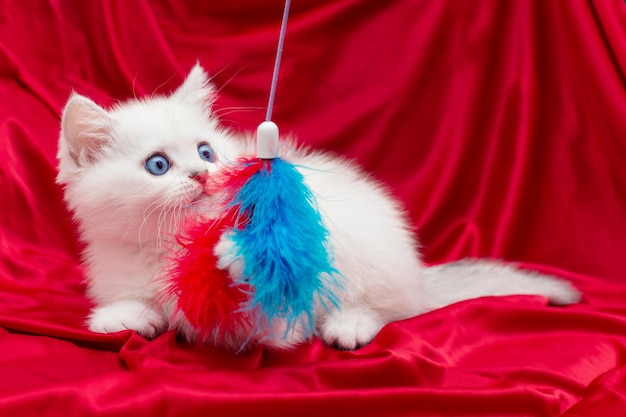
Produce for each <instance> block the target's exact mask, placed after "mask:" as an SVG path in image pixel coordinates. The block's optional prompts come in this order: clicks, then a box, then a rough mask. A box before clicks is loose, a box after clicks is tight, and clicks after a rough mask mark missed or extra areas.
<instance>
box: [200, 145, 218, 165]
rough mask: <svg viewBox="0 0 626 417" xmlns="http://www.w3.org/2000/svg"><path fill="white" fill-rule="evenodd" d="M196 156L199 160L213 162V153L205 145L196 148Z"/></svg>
mask: <svg viewBox="0 0 626 417" xmlns="http://www.w3.org/2000/svg"><path fill="white" fill-rule="evenodd" d="M198 154H199V155H200V158H201V159H203V160H205V161H207V162H215V151H214V150H213V148H211V147H210V146H209V145H207V144H206V143H203V144H202V145H200V146H198Z"/></svg>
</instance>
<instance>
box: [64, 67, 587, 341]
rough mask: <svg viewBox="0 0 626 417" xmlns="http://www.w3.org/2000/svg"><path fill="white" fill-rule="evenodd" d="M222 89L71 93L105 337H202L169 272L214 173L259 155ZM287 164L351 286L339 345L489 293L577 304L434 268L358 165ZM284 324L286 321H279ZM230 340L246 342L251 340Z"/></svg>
mask: <svg viewBox="0 0 626 417" xmlns="http://www.w3.org/2000/svg"><path fill="white" fill-rule="evenodd" d="M213 97H214V91H213V90H212V88H211V86H210V85H209V84H208V80H207V76H206V74H205V72H204V71H203V70H202V68H201V67H200V66H197V65H196V66H195V67H194V68H193V69H192V71H191V72H190V74H189V76H188V77H187V79H186V80H185V82H184V84H183V85H182V86H181V87H180V88H179V89H178V90H176V91H175V92H174V93H173V94H172V95H171V96H169V97H154V98H150V99H146V100H133V101H129V102H127V103H124V104H121V105H118V106H115V107H114V108H113V109H111V110H110V111H106V110H104V109H102V108H101V107H99V106H98V105H96V104H95V103H94V102H93V101H91V100H89V99H87V98H85V97H82V96H79V95H76V94H74V95H72V97H71V98H70V99H69V101H68V103H67V105H66V107H65V109H64V112H63V118H62V129H61V136H60V141H59V152H58V158H59V175H58V178H57V182H58V183H60V184H63V185H64V186H65V199H66V201H67V204H68V206H69V208H70V209H71V210H72V211H73V212H74V216H75V218H76V220H77V221H78V224H79V228H80V235H81V239H82V241H83V242H84V243H85V244H86V249H85V252H84V262H85V265H86V267H87V272H86V274H87V284H88V296H89V297H90V298H91V299H92V300H93V302H94V303H95V307H94V308H93V310H92V312H91V314H90V316H89V318H88V326H89V328H90V329H91V330H92V331H95V332H104V333H109V332H115V331H119V330H124V329H132V330H136V331H137V332H139V333H141V334H142V335H144V336H146V337H154V336H156V335H157V334H159V333H160V332H162V331H164V330H165V329H167V328H177V329H179V330H180V331H181V332H182V333H183V334H184V335H185V336H186V337H187V338H188V339H194V338H195V331H194V330H193V329H192V328H191V326H189V324H188V323H187V321H186V319H185V318H184V316H183V315H182V314H181V313H178V314H174V307H173V306H174V304H175V301H176V300H169V302H165V303H160V302H159V301H160V300H162V295H163V294H162V293H163V290H164V284H163V278H166V277H162V276H161V275H162V271H164V270H166V268H165V265H164V263H165V261H166V260H167V255H168V254H169V252H168V251H169V250H171V249H172V248H174V247H175V240H174V236H175V235H176V233H177V232H178V231H179V228H180V226H181V223H182V221H183V220H184V219H185V218H186V217H187V216H189V215H191V214H193V213H198V212H201V213H203V214H204V215H207V216H210V215H211V204H210V198H209V197H207V196H205V195H204V194H203V186H202V185H203V182H204V181H206V178H207V175H211V174H212V173H213V172H215V171H216V170H218V169H219V167H220V166H221V165H222V162H229V161H233V160H235V159H236V158H237V157H238V156H240V155H241V154H242V153H244V152H248V151H249V150H250V149H249V146H248V145H246V143H247V142H246V141H239V140H237V139H235V138H233V137H232V136H231V135H230V134H229V133H228V132H226V131H224V130H222V129H220V127H219V126H218V124H217V121H216V120H215V118H214V117H213V116H212V114H211V110H210V104H211V102H212V100H213ZM284 157H285V159H287V160H290V161H292V162H294V163H297V165H298V166H301V167H302V168H300V170H301V173H302V174H303V175H304V177H305V181H306V183H307V185H308V186H309V187H310V188H311V190H312V191H313V193H314V194H315V195H316V196H317V203H318V206H319V208H320V211H321V213H322V215H323V218H324V222H325V225H326V227H327V228H328V230H329V232H330V239H329V243H330V246H331V247H330V249H331V251H332V254H333V257H334V260H335V263H334V266H335V268H336V269H337V270H338V271H339V272H340V274H341V275H342V276H343V277H344V279H345V289H344V290H343V291H341V292H339V293H338V294H337V296H338V297H339V300H340V304H341V305H340V308H339V309H337V310H327V309H320V311H318V317H317V318H316V320H317V323H316V326H317V328H318V331H319V334H320V335H321V337H322V338H323V339H324V341H325V342H326V343H328V344H331V345H335V346H338V347H340V348H344V349H354V348H357V347H359V346H361V345H364V344H366V343H368V342H369V341H371V340H372V339H373V337H374V336H375V335H376V334H377V333H378V331H379V330H380V329H381V328H382V327H383V326H384V325H385V324H386V323H388V322H391V321H395V320H400V319H405V318H408V317H412V316H415V315H418V314H421V313H424V312H426V311H430V310H433V309H436V308H439V307H443V306H445V305H448V304H451V303H454V302H457V301H461V300H465V299H469V298H475V297H480V296H489V295H508V294H538V295H543V296H546V297H547V298H548V299H549V300H550V301H551V302H552V303H554V304H568V303H572V302H576V301H578V300H579V298H580V295H579V293H578V292H577V291H576V290H575V289H574V288H573V287H572V286H571V285H570V284H569V283H567V282H565V281H561V280H557V279H555V278H552V277H547V276H542V275H539V274H534V273H529V272H523V271H520V270H517V269H515V268H513V267H511V266H507V265H503V264H500V263H496V262H489V261H463V262H457V263H453V264H447V265H442V266H437V267H431V268H428V267H425V266H423V265H422V263H421V261H420V255H419V252H418V247H417V246H418V245H417V242H416V239H415V237H414V235H413V234H412V232H411V231H410V227H409V223H408V222H407V219H406V218H405V215H404V212H403V210H402V208H401V206H400V205H399V204H398V203H397V202H396V201H395V200H394V199H393V198H392V197H391V196H390V195H389V194H388V192H387V191H386V190H385V189H384V188H383V187H382V186H380V185H379V184H378V183H377V182H376V181H374V180H373V179H371V178H369V177H368V176H367V175H365V174H364V173H363V172H362V171H361V170H360V169H358V168H357V167H355V166H354V165H353V164H351V163H349V162H347V161H345V160H343V159H340V158H337V157H334V156H329V155H326V154H322V153H316V152H310V151H308V150H306V149H297V150H292V151H290V152H289V153H288V154H286V155H285V156H284ZM231 249H232V242H231V241H230V240H229V238H228V236H227V235H225V236H224V237H223V238H222V240H221V242H220V244H219V245H218V246H217V247H216V254H217V255H218V257H219V258H220V259H221V260H220V263H219V266H220V267H221V268H224V269H229V271H230V272H231V274H232V275H233V276H235V278H236V275H238V274H239V273H240V271H241V262H240V261H239V260H238V259H235V258H233V257H232V256H230V253H232V252H231ZM275 327H276V328H277V329H281V328H284V324H283V323H275ZM249 330H250V329H242V334H241V340H231V341H219V340H213V341H212V342H213V343H216V344H218V345H226V346H229V347H238V346H240V345H241V343H243V342H244V341H245V340H247V339H248V337H249V336H250V334H249V333H248V331H249ZM269 336H270V337H266V338H264V339H263V342H264V343H267V344H269V345H274V346H278V347H290V346H293V345H294V344H297V343H300V342H302V341H304V339H305V336H304V333H303V332H299V331H294V332H291V333H290V334H289V335H288V336H287V337H283V336H284V335H283V333H282V332H280V331H278V330H277V332H276V334H272V335H269Z"/></svg>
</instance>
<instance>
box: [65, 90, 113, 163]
mask: <svg viewBox="0 0 626 417" xmlns="http://www.w3.org/2000/svg"><path fill="white" fill-rule="evenodd" d="M111 127H112V123H111V118H110V116H109V114H108V113H107V112H106V111H105V110H104V109H103V108H102V107H100V106H98V105H97V104H96V103H94V102H93V101H91V100H90V99H88V98H87V97H83V96H81V95H79V94H76V93H73V94H72V96H71V97H70V99H69V100H68V101H67V104H66V105H65V109H63V116H62V118H61V140H64V141H65V145H66V146H65V147H66V150H67V152H68V153H69V156H71V157H72V159H73V160H74V162H75V163H76V165H77V166H84V165H88V164H92V163H94V162H95V161H97V160H98V158H99V157H100V155H101V154H102V150H103V149H104V148H105V147H106V145H107V143H108V142H109V141H110V139H111Z"/></svg>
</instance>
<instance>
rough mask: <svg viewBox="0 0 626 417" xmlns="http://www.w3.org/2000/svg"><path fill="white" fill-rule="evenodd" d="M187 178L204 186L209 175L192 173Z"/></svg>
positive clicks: (206, 173)
mask: <svg viewBox="0 0 626 417" xmlns="http://www.w3.org/2000/svg"><path fill="white" fill-rule="evenodd" d="M189 177H190V178H191V179H193V180H196V181H198V182H199V183H200V184H202V185H205V184H206V183H207V180H208V179H209V173H208V172H200V173H193V174H192V175H190V176H189Z"/></svg>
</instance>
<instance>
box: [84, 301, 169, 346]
mask: <svg viewBox="0 0 626 417" xmlns="http://www.w3.org/2000/svg"><path fill="white" fill-rule="evenodd" d="M87 324H88V326H89V330H91V331H92V332H96V333H115V332H119V331H122V330H135V331H136V332H137V333H139V334H140V335H142V336H144V337H146V338H148V339H152V338H154V337H156V336H158V335H159V334H161V333H163V332H164V331H165V330H166V329H167V324H166V321H165V319H164V318H163V316H162V315H161V314H160V313H159V312H158V311H157V310H155V309H154V308H153V307H151V306H149V305H148V304H146V303H145V302H144V301H141V300H122V301H116V302H114V303H111V304H106V305H103V306H99V307H95V308H94V309H93V310H91V314H90V315H89V318H88V319H87Z"/></svg>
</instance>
